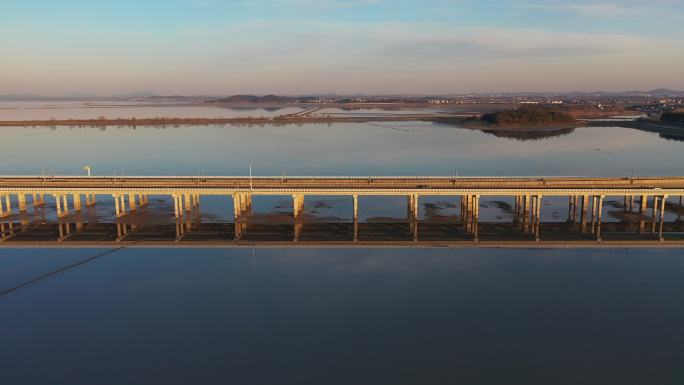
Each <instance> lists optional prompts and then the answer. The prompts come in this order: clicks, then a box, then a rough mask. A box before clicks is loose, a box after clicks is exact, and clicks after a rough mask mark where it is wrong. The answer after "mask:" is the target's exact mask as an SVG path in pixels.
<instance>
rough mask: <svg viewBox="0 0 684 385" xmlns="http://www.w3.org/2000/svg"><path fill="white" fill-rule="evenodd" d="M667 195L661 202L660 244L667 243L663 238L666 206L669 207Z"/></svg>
mask: <svg viewBox="0 0 684 385" xmlns="http://www.w3.org/2000/svg"><path fill="white" fill-rule="evenodd" d="M667 198H668V196H667V195H664V196H663V197H662V200H661V202H662V203H661V204H660V218H659V222H660V224H659V226H658V239H659V240H660V242H663V241H665V238H664V237H663V224H664V223H665V206H666V205H667Z"/></svg>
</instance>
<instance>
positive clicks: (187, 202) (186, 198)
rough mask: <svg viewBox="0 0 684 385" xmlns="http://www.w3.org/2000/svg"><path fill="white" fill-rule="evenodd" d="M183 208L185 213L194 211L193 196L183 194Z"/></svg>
mask: <svg viewBox="0 0 684 385" xmlns="http://www.w3.org/2000/svg"><path fill="white" fill-rule="evenodd" d="M183 206H184V207H185V211H192V195H190V194H183Z"/></svg>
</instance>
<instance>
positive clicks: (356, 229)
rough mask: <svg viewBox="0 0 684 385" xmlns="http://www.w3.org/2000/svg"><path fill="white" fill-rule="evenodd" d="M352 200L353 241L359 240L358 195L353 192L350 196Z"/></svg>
mask: <svg viewBox="0 0 684 385" xmlns="http://www.w3.org/2000/svg"><path fill="white" fill-rule="evenodd" d="M352 200H353V202H354V208H353V220H354V242H357V241H358V240H359V196H358V195H356V194H354V195H353V196H352Z"/></svg>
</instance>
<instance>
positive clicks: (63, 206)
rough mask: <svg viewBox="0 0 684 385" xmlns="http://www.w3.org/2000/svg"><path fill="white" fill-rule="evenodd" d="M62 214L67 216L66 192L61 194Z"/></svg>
mask: <svg viewBox="0 0 684 385" xmlns="http://www.w3.org/2000/svg"><path fill="white" fill-rule="evenodd" d="M62 215H63V216H65V217H66V216H69V197H68V196H67V195H66V194H65V195H62Z"/></svg>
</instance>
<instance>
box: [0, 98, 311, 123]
mask: <svg viewBox="0 0 684 385" xmlns="http://www.w3.org/2000/svg"><path fill="white" fill-rule="evenodd" d="M301 111H303V109H301V108H298V107H283V108H254V107H244V108H237V107H233V108H223V107H217V106H212V105H190V104H168V103H166V104H164V103H159V104H154V103H142V102H110V101H107V102H102V101H69V102H65V101H54V102H7V101H0V120H50V119H97V118H100V117H104V118H107V119H115V118H132V117H135V118H166V117H168V118H244V117H273V116H279V115H287V114H292V113H295V112H301Z"/></svg>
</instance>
